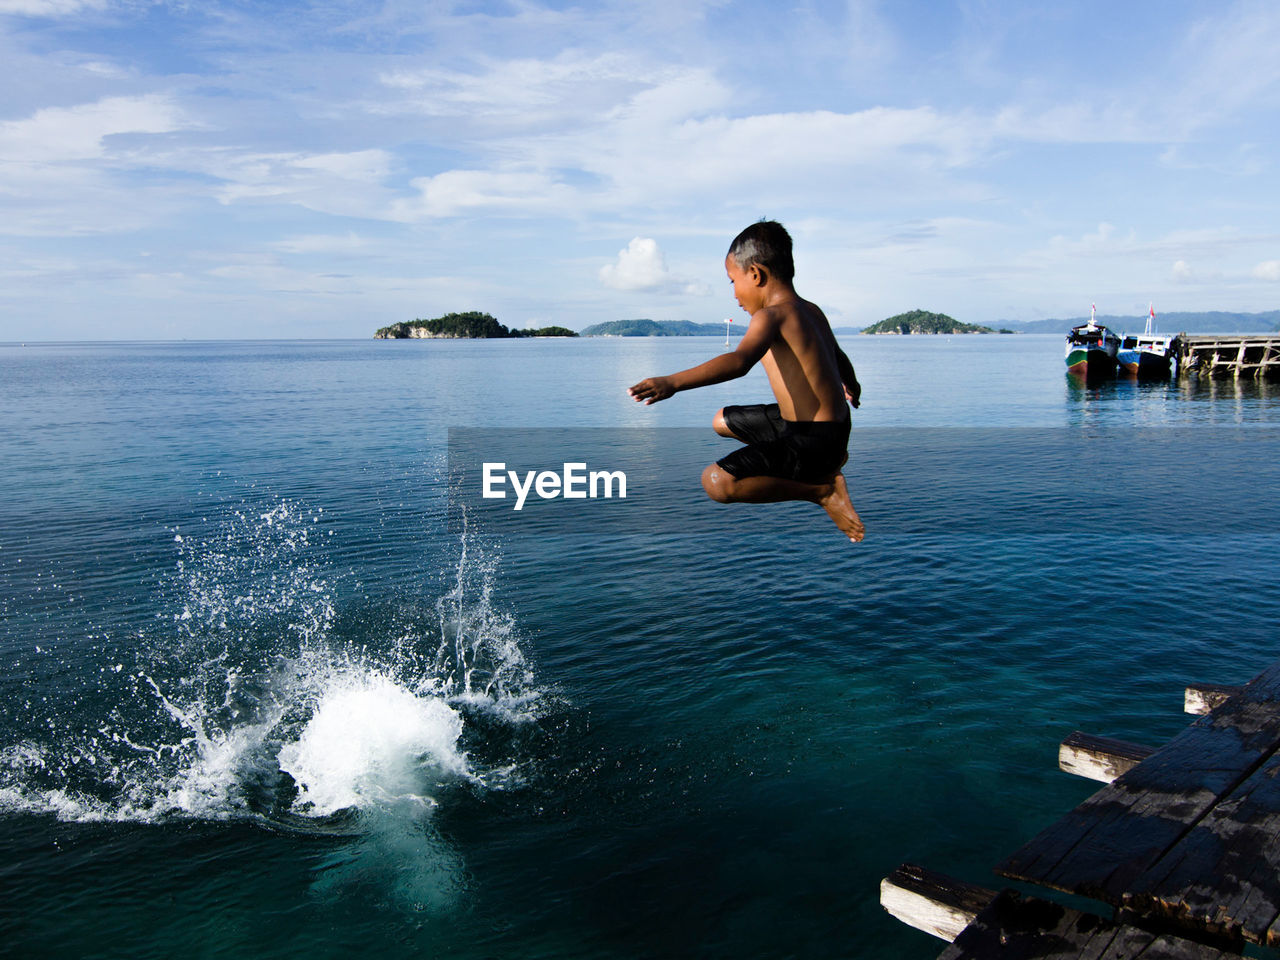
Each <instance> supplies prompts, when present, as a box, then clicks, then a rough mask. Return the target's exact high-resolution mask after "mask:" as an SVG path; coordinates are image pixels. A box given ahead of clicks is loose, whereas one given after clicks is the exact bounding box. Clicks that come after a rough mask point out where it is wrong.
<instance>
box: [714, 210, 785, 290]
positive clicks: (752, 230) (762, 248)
mask: <svg viewBox="0 0 1280 960" xmlns="http://www.w3.org/2000/svg"><path fill="white" fill-rule="evenodd" d="M729 256H731V257H733V262H734V263H736V264H737V265H738V269H739V270H746V269H747V268H749V267H750V266H752V264H758V265H759V266H761V267H764V268H765V269H766V270H768V271H769V272H770V273H772V274H774V275H775V276H776V277H777V278H778V279H779V280H785V281H786V282H787V283H790V282H791V281H792V280H793V279H794V278H795V275H796V264H795V261H794V260H793V259H792V258H791V234H789V233H787V228H786V227H784V226H783V225H782V224H780V223H778V221H776V220H760V221H759V222H757V223H753V224H752V225H751V226H749V227H747V229H745V230H743V231H742V232H741V233H740V234H738V235H737V236H736V237H734V238H733V243H731V244H729Z"/></svg>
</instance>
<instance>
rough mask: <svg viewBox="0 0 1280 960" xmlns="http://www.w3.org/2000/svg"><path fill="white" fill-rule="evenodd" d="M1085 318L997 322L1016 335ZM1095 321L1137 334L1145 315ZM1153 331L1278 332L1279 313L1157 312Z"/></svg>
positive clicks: (1055, 329) (1061, 328) (1058, 329)
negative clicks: (1155, 329)
mask: <svg viewBox="0 0 1280 960" xmlns="http://www.w3.org/2000/svg"><path fill="white" fill-rule="evenodd" d="M1088 322H1089V318H1088V317H1075V318H1074V319H1070V320H1030V321H1027V322H1025V323H1018V322H1017V321H1014V320H1001V321H1000V323H1001V325H1002V326H1006V327H1009V328H1010V329H1011V330H1015V331H1017V332H1018V333H1060V334H1062V335H1063V336H1065V335H1066V333H1067V331H1068V330H1070V329H1071V328H1072V327H1077V326H1079V325H1080V324H1082V323H1088ZM1098 322H1099V323H1101V324H1102V325H1103V326H1106V327H1110V328H1111V329H1112V330H1115V331H1116V332H1118V333H1133V332H1134V331H1137V332H1141V331H1142V329H1143V327H1145V326H1146V324H1147V317H1146V315H1145V314H1142V315H1139V316H1136V317H1118V316H1114V315H1107V316H1099V317H1098ZM1156 328H1157V329H1158V330H1159V331H1160V332H1161V333H1271V332H1272V331H1274V330H1280V310H1268V311H1266V312H1265V313H1229V312H1226V311H1223V310H1211V311H1208V312H1206V313H1157V314H1156Z"/></svg>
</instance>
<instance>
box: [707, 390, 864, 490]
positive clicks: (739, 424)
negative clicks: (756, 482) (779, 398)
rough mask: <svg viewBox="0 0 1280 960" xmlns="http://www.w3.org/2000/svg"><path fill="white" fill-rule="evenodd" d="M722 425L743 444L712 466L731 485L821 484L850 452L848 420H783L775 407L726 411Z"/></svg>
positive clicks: (770, 405)
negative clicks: (769, 481) (752, 480)
mask: <svg viewBox="0 0 1280 960" xmlns="http://www.w3.org/2000/svg"><path fill="white" fill-rule="evenodd" d="M724 422H725V424H726V425H727V426H728V427H729V429H730V430H732V431H733V434H734V436H736V437H738V438H739V439H741V440H745V441H746V442H747V446H745V447H742V448H741V449H739V450H735V451H734V452H733V453H731V454H729V455H728V456H727V457H724V458H723V459H721V460H717V461H716V463H717V464H718V465H719V466H721V467H723V468H724V469H725V471H727V472H728V473H729V474H731V475H732V476H733V478H734V479H735V480H741V479H743V478H744V477H782V478H783V479H786V480H799V481H800V482H802V483H826V482H827V481H828V480H830V479H831V478H832V477H834V476H835V475H836V474H837V473H839V472H840V467H841V466H842V465H843V464H844V459H845V456H846V454H848V452H849V418H848V417H845V418H844V419H843V420H830V421H819V420H814V421H805V420H800V421H796V420H783V419H782V414H781V413H780V412H779V411H778V405H777V404H776V403H757V404H753V405H751V406H745V407H725V408H724Z"/></svg>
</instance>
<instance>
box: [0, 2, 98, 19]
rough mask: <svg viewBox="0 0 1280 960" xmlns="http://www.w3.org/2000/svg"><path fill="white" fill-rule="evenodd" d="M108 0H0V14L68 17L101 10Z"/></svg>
mask: <svg viewBox="0 0 1280 960" xmlns="http://www.w3.org/2000/svg"><path fill="white" fill-rule="evenodd" d="M106 5H107V0H0V15H2V14H16V15H17V16H20V17H66V16H70V15H71V14H73V13H79V12H80V11H81V10H101V9H103V8H104V7H106Z"/></svg>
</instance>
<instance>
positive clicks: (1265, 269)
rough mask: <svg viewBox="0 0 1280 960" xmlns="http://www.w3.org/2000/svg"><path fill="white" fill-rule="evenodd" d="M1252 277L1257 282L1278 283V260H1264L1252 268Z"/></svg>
mask: <svg viewBox="0 0 1280 960" xmlns="http://www.w3.org/2000/svg"><path fill="white" fill-rule="evenodd" d="M1253 275H1254V276H1255V277H1257V278H1258V279H1259V280H1269V281H1270V282H1272V283H1280V260H1264V261H1263V262H1262V263H1260V264H1258V265H1257V266H1256V267H1254V268H1253Z"/></svg>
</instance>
